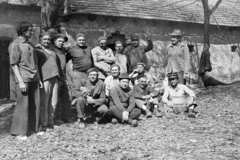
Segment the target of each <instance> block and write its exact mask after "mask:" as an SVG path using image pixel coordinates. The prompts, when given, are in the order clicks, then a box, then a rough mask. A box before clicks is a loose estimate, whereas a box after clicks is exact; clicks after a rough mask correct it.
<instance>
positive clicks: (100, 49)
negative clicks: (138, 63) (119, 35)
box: [92, 37, 116, 79]
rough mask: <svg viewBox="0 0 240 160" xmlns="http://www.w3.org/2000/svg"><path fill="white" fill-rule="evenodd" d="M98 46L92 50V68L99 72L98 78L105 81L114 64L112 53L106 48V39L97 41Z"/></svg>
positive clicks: (101, 38) (102, 38)
mask: <svg viewBox="0 0 240 160" xmlns="http://www.w3.org/2000/svg"><path fill="white" fill-rule="evenodd" d="M98 44H99V46H97V47H95V48H93V49H92V57H93V62H94V66H95V67H96V68H97V69H98V70H99V78H100V79H105V77H106V76H108V75H109V74H110V67H111V65H112V64H113V63H114V62H115V60H116V59H115V57H114V55H113V51H112V50H111V49H110V48H108V47H107V38H106V37H100V38H99V39H98Z"/></svg>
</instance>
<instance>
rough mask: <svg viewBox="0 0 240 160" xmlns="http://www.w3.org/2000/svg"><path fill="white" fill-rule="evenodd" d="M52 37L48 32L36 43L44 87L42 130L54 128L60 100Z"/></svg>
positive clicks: (42, 95)
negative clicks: (51, 44)
mask: <svg viewBox="0 0 240 160" xmlns="http://www.w3.org/2000/svg"><path fill="white" fill-rule="evenodd" d="M50 43H51V37H50V34H49V33H48V32H46V33H42V34H41V36H40V44H38V45H36V52H37V57H38V67H39V73H40V79H41V81H42V83H43V88H42V89H41V90H40V97H41V98H40V100H41V101H40V123H41V127H42V129H41V131H46V129H47V128H51V129H53V127H54V121H53V120H54V115H55V109H56V106H57V102H58V85H59V84H58V78H59V65H58V63H57V56H56V53H55V52H53V51H52V49H51V47H50Z"/></svg>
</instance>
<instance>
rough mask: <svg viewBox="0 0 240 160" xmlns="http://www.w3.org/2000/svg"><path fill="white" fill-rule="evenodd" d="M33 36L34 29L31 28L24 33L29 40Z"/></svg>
mask: <svg viewBox="0 0 240 160" xmlns="http://www.w3.org/2000/svg"><path fill="white" fill-rule="evenodd" d="M32 34H33V28H32V27H29V28H28V30H27V31H26V32H24V33H23V35H24V37H26V38H27V39H29V38H31V37H32Z"/></svg>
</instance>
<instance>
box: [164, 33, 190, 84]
mask: <svg viewBox="0 0 240 160" xmlns="http://www.w3.org/2000/svg"><path fill="white" fill-rule="evenodd" d="M171 37H172V38H171V40H172V43H171V44H170V45H169V46H168V47H167V54H168V65H167V74H169V73H177V74H178V77H179V83H181V84H184V76H186V74H188V72H189V68H190V54H189V49H188V47H187V45H185V44H184V43H182V42H181V38H182V33H181V30H179V29H175V30H174V31H173V32H172V33H171Z"/></svg>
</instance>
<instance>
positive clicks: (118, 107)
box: [109, 73, 141, 127]
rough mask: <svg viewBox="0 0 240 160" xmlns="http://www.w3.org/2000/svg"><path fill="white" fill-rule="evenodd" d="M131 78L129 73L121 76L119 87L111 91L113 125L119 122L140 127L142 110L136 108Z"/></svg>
mask: <svg viewBox="0 0 240 160" xmlns="http://www.w3.org/2000/svg"><path fill="white" fill-rule="evenodd" d="M129 82H130V77H129V75H128V74H127V73H122V74H121V75H120V76H119V85H117V86H115V87H113V88H112V89H111V90H110V99H111V100H110V109H109V114H110V115H111V117H112V118H113V119H112V123H113V124H116V123H117V122H118V121H120V122H122V123H124V122H126V123H129V124H131V125H132V126H134V127H136V126H138V122H137V120H136V119H137V118H138V117H139V116H140V115H141V110H140V109H138V108H135V107H136V105H135V100H134V94H133V91H132V90H131V88H130V87H129Z"/></svg>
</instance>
